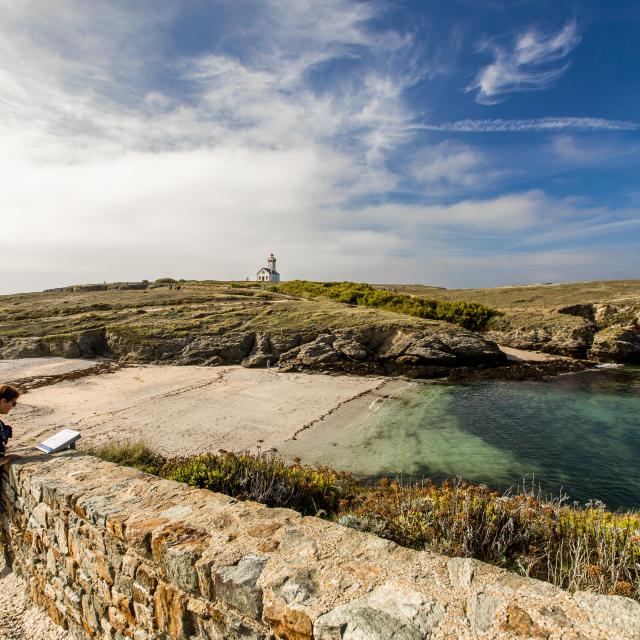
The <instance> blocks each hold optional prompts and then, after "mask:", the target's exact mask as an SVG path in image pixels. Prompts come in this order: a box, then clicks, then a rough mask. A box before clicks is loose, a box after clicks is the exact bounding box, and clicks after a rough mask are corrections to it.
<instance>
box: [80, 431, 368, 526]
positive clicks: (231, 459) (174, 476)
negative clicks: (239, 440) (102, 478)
mask: <svg viewBox="0 0 640 640" xmlns="http://www.w3.org/2000/svg"><path fill="white" fill-rule="evenodd" d="M87 453H90V454H92V455H95V456H97V457H99V458H102V459H103V460H109V461H110V462H115V463H117V464H120V465H125V466H129V467H135V468H136V469H140V470H141V471H145V472H146V473H152V474H155V475H158V476H160V477H162V478H167V479H169V480H176V481H177V482H184V483H185V484H188V485H190V486H193V487H200V488H202V489H209V490H210V491H217V492H220V493H224V494H226V495H229V496H233V497H235V498H239V499H242V500H255V501H256V502H261V503H263V504H266V505H268V506H270V507H288V508H290V509H295V510H296V511H299V512H301V513H303V514H305V515H315V514H317V513H319V512H324V513H326V514H329V515H331V514H335V513H337V512H338V509H339V504H340V502H341V501H343V500H345V499H346V498H348V497H350V496H352V494H353V492H354V489H355V486H356V484H357V482H356V480H355V479H354V478H353V476H351V475H349V474H347V473H339V472H337V471H334V470H333V469H330V468H328V467H321V468H318V469H316V468H312V467H308V466H306V465H302V464H299V463H292V464H291V463H286V462H285V461H284V460H282V458H279V457H277V456H273V455H270V454H266V453H262V454H256V455H254V454H250V453H229V452H226V451H220V452H219V453H217V454H213V453H206V454H202V455H199V456H190V457H182V458H165V457H162V456H160V455H157V454H155V453H153V451H152V450H151V449H150V448H149V447H148V446H147V445H145V444H141V443H124V444H113V445H109V446H106V447H102V448H98V449H94V450H90V451H87Z"/></svg>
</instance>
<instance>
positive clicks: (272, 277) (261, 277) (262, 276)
mask: <svg viewBox="0 0 640 640" xmlns="http://www.w3.org/2000/svg"><path fill="white" fill-rule="evenodd" d="M256 280H257V281H258V282H280V274H279V273H278V272H277V271H276V259H275V257H274V255H273V253H272V254H271V255H270V256H269V259H268V260H267V266H266V267H262V269H260V271H258V273H257V274H256Z"/></svg>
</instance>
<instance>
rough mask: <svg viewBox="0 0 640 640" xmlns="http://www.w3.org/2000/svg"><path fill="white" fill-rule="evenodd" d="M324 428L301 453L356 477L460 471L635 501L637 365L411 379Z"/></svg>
mask: <svg viewBox="0 0 640 640" xmlns="http://www.w3.org/2000/svg"><path fill="white" fill-rule="evenodd" d="M321 428H322V426H321V425H319V426H318V429H321ZM325 435H326V436H327V437H324V438H314V439H313V447H312V449H311V451H309V449H307V455H305V461H310V462H311V463H313V464H330V465H331V466H333V467H334V468H336V469H341V470H345V471H350V472H352V473H355V474H357V475H358V476H360V477H362V478H365V479H371V480H375V479H377V478H380V477H383V476H384V477H389V478H401V479H403V481H406V482H420V481H421V480H423V479H425V478H431V479H433V480H435V481H442V480H444V479H446V478H455V477H458V476H461V477H462V478H464V479H465V480H469V481H472V482H475V483H483V484H487V485H489V486H490V487H492V488H495V489H497V490H500V491H509V490H511V491H516V490H522V489H523V488H526V489H527V491H535V492H537V493H540V494H542V495H544V496H546V497H549V498H555V499H562V500H564V501H565V502H566V503H568V504H573V503H578V504H580V505H584V504H587V503H589V502H594V501H599V502H601V503H604V504H605V505H606V506H607V507H608V508H610V509H614V510H617V509H639V508H640V367H626V366H625V367H621V366H601V367H599V368H596V369H594V370H590V371H585V372H580V373H572V374H565V375H560V376H557V377H555V378H551V379H548V380H536V381H524V382H523V381H517V382H516V381H502V380H493V381H481V382H471V383H466V384H448V383H446V382H435V381H433V382H417V383H412V384H411V385H410V386H409V387H408V388H407V387H405V388H404V389H403V390H402V391H401V392H399V393H397V394H394V395H392V396H391V397H388V398H384V399H378V400H376V401H374V402H372V403H371V404H370V405H369V406H368V407H367V409H366V410H365V411H362V412H361V414H360V415H358V416H357V417H352V419H351V420H350V423H349V425H348V426H345V427H344V428H340V429H335V428H334V429H331V430H330V433H327V434H325ZM301 444H304V443H301ZM305 448H306V447H305Z"/></svg>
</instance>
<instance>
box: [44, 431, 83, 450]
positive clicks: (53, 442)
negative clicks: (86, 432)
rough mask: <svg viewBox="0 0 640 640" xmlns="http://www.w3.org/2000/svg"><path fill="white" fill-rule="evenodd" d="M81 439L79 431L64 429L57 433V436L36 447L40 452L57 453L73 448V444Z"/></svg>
mask: <svg viewBox="0 0 640 640" xmlns="http://www.w3.org/2000/svg"><path fill="white" fill-rule="evenodd" d="M79 439H80V432H79V431H73V430H72V429H63V430H62V431H59V432H58V433H56V435H55V436H51V437H50V438H47V439H46V440H45V441H44V442H41V443H40V444H39V445H37V446H36V449H40V451H44V452H45V453H57V452H58V451H63V450H64V449H69V448H71V446H73V444H74V443H75V442H76V441H77V440H79Z"/></svg>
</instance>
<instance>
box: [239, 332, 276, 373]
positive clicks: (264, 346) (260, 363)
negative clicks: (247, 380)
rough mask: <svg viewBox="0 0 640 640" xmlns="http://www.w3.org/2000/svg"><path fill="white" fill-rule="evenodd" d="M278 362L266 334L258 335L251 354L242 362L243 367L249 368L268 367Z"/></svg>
mask: <svg viewBox="0 0 640 640" xmlns="http://www.w3.org/2000/svg"><path fill="white" fill-rule="evenodd" d="M277 360H278V358H277V356H275V355H274V354H273V353H272V351H271V341H270V339H269V336H268V335H266V334H258V335H257V336H256V339H255V343H254V345H253V348H252V349H251V353H250V354H249V355H248V356H247V357H246V358H244V360H242V366H243V367H248V368H255V367H266V366H268V365H270V364H275V363H276V361H277Z"/></svg>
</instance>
